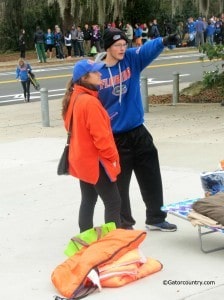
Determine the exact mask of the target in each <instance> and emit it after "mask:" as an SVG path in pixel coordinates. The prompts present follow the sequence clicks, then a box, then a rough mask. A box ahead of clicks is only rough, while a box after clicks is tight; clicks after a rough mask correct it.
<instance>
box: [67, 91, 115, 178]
mask: <svg viewBox="0 0 224 300" xmlns="http://www.w3.org/2000/svg"><path fill="white" fill-rule="evenodd" d="M97 96H98V92H97V91H92V90H90V89H87V88H85V87H82V86H79V85H75V87H74V91H73V92H72V95H71V99H70V103H69V107H68V110H67V112H66V115H65V117H64V124H65V128H66V130H67V131H68V130H69V124H70V119H71V116H72V129H71V139H70V146H69V174H70V175H72V176H75V177H77V178H79V179H81V180H83V181H85V182H88V183H91V184H96V182H97V181H98V179H99V163H101V164H102V165H103V167H104V168H105V171H106V173H107V175H108V176H109V178H110V180H111V181H116V179H117V175H118V174H119V173H120V163H119V155H118V151H117V148H116V145H115V142H114V138H113V134H112V129H111V125H110V118H109V116H108V113H107V111H106V110H105V109H104V107H103V106H102V104H101V103H100V101H99V99H98V98H97ZM74 103H75V104H74ZM73 104H74V105H73Z"/></svg>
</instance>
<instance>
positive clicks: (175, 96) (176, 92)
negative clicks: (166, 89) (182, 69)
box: [173, 72, 179, 105]
mask: <svg viewBox="0 0 224 300" xmlns="http://www.w3.org/2000/svg"><path fill="white" fill-rule="evenodd" d="M178 102H179V73H177V72H175V73H173V105H176V104H177V103H178Z"/></svg>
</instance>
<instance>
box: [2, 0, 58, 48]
mask: <svg viewBox="0 0 224 300" xmlns="http://www.w3.org/2000/svg"><path fill="white" fill-rule="evenodd" d="M5 4H6V6H5V7H6V9H5V15H4V18H3V20H2V21H1V22H0V51H1V52H5V51H15V50H18V39H19V34H20V30H21V29H25V31H26V45H27V49H29V48H30V49H33V48H34V43H33V38H34V32H35V30H36V26H40V27H41V28H42V29H43V30H46V29H47V28H54V25H55V24H59V23H60V22H62V21H61V19H60V8H59V5H58V2H57V1H54V3H53V4H51V5H50V6H48V4H47V1H46V0H39V1H35V0H29V1H28V0H7V1H6V2H5Z"/></svg>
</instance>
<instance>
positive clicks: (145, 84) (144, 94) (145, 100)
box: [141, 77, 149, 113]
mask: <svg viewBox="0 0 224 300" xmlns="http://www.w3.org/2000/svg"><path fill="white" fill-rule="evenodd" d="M141 94H142V104H143V108H144V112H145V113H147V112H149V95H148V79H147V77H141Z"/></svg>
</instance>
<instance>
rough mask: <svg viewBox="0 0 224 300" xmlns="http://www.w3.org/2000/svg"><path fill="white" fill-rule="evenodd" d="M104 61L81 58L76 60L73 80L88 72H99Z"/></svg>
mask: <svg viewBox="0 0 224 300" xmlns="http://www.w3.org/2000/svg"><path fill="white" fill-rule="evenodd" d="M104 65H105V64H104V63H101V62H98V63H96V62H94V61H93V60H91V59H83V60H80V61H78V62H77V63H76V64H75V65H74V68H73V76H72V80H73V82H76V81H78V80H79V79H80V78H81V77H82V76H84V75H86V74H87V73H90V72H99V71H100V70H101V69H102V68H103V67H104Z"/></svg>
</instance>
